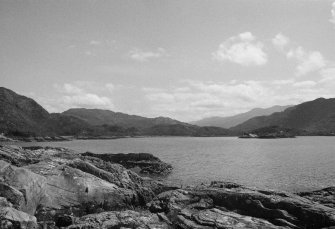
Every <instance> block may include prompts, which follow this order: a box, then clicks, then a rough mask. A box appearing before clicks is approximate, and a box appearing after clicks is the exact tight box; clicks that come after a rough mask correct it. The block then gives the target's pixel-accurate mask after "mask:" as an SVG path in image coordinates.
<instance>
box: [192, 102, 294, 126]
mask: <svg viewBox="0 0 335 229" xmlns="http://www.w3.org/2000/svg"><path fill="white" fill-rule="evenodd" d="M289 107H292V105H288V106H278V105H277V106H272V107H269V108H254V109H252V110H250V111H248V112H245V113H241V114H237V115H234V116H228V117H217V116H214V117H208V118H204V119H201V120H198V121H194V122H191V123H192V124H194V125H198V126H217V127H222V128H231V127H233V126H236V125H238V124H241V123H243V122H245V121H247V120H249V119H251V118H254V117H257V116H264V115H270V114H273V113H275V112H281V111H284V110H286V109H287V108H289Z"/></svg>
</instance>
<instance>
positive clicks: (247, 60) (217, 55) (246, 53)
mask: <svg viewBox="0 0 335 229" xmlns="http://www.w3.org/2000/svg"><path fill="white" fill-rule="evenodd" d="M263 47H264V45H263V43H261V42H260V41H257V40H256V37H255V36H254V35H252V33H250V32H244V33H241V34H239V35H238V36H234V37H230V38H228V39H227V40H226V41H224V42H223V43H221V44H220V46H219V49H218V50H217V51H215V52H214V53H213V54H212V55H213V57H214V59H215V60H218V61H230V62H233V63H236V64H240V65H243V66H251V65H258V66H260V65H264V64H266V63H267V61H268V59H267V54H266V53H265V52H264V51H263Z"/></svg>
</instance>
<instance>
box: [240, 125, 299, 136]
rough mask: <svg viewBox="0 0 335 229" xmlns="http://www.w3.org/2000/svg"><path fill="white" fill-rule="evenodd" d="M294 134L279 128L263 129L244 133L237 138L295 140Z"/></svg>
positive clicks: (286, 129) (289, 130)
mask: <svg viewBox="0 0 335 229" xmlns="http://www.w3.org/2000/svg"><path fill="white" fill-rule="evenodd" d="M295 137H296V133H295V131H294V130H293V129H289V128H281V127H279V126H269V127H263V128H259V129H256V130H253V131H251V132H245V133H243V134H242V135H240V136H239V138H260V139H273V138H295Z"/></svg>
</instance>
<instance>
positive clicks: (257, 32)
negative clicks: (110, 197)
mask: <svg viewBox="0 0 335 229" xmlns="http://www.w3.org/2000/svg"><path fill="white" fill-rule="evenodd" d="M0 69H1V71H0V86H4V87H7V88H10V89H12V90H14V91H16V92H18V93H20V94H24V95H26V96H29V97H32V98H34V99H35V100H36V101H37V102H39V103H40V104H42V105H43V106H44V107H45V108H46V109H47V110H48V111H49V112H62V111H64V110H66V109H68V108H70V107H86V108H103V109H110V110H114V111H120V112H126V113H131V114H138V115H144V116H148V117H154V116H169V117H172V118H176V119H179V120H182V121H190V120H196V119H199V118H202V117H208V116H213V115H215V116H228V115H233V114H236V113H240V112H244V111H247V110H250V109H252V108H255V107H269V106H272V105H288V104H297V103H300V102H303V101H307V100H312V99H315V98H318V97H326V98H329V97H335V2H334V0H320V1H317V0H305V1H303V0H297V1H292V0H271V1H270V0H253V1H250V0H225V1H221V0H217V1H216V0H210V1H199V0H178V1H177V0H165V1H161V0H145V1H140V0H131V1H127V0H120V1H118V0H113V1H105V0H101V1H99V0H57V1H56V0H44V1H37V0H36V1H35V0H21V1H18V0H0Z"/></svg>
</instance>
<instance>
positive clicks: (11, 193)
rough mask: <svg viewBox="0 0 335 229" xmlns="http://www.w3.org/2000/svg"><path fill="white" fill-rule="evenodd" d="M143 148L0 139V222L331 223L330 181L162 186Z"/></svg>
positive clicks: (334, 200) (74, 227)
mask: <svg viewBox="0 0 335 229" xmlns="http://www.w3.org/2000/svg"><path fill="white" fill-rule="evenodd" d="M135 167H136V168H139V169H138V172H140V174H142V173H144V174H155V175H167V174H168V173H169V172H171V170H172V167H171V165H169V164H167V163H164V162H162V161H161V160H159V159H158V158H156V157H154V156H153V155H150V154H93V153H84V154H79V153H77V152H74V151H72V150H69V149H65V148H54V147H27V148H22V147H19V146H8V145H0V228H3V229H9V228H27V229H33V228H43V229H44V228H50V229H56V228H68V229H88V228H106V229H107V228H112V229H114V228H164V229H165V228H166V229H173V228H176V229H179V228H185V229H186V228H205V229H210V228H213V229H214V228H331V227H335V188H334V187H329V188H327V189H323V190H318V191H314V192H304V193H296V194H292V193H287V192H278V191H272V190H257V189H252V188H248V187H244V186H241V185H238V184H234V183H227V182H212V183H211V184H210V185H201V186H197V187H187V188H183V189H180V188H179V187H172V186H167V185H165V184H164V183H162V182H159V181H156V180H153V179H151V178H147V177H142V176H139V175H138V174H137V173H135V172H134V171H131V170H130V169H133V168H135Z"/></svg>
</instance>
